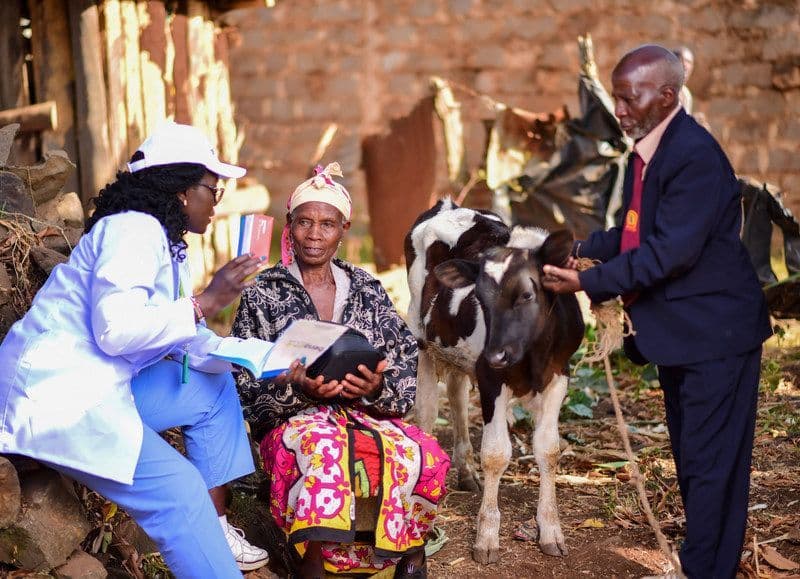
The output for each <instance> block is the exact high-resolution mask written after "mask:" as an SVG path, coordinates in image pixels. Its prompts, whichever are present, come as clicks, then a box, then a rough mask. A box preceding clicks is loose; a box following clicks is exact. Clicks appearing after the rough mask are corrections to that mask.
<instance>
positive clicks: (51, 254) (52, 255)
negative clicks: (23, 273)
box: [31, 245, 68, 275]
mask: <svg viewBox="0 0 800 579" xmlns="http://www.w3.org/2000/svg"><path fill="white" fill-rule="evenodd" d="M31 259H33V261H34V263H36V265H38V266H39V267H40V268H41V269H42V271H43V272H44V273H45V274H47V275H50V272H51V271H53V268H54V267H55V266H57V265H58V264H59V263H64V262H66V261H67V259H68V258H67V256H66V255H64V254H63V253H59V252H58V251H56V250H54V249H50V248H49V247H44V246H43V245H34V246H33V247H31Z"/></svg>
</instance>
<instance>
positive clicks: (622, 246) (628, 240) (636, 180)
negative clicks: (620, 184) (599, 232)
mask: <svg viewBox="0 0 800 579" xmlns="http://www.w3.org/2000/svg"><path fill="white" fill-rule="evenodd" d="M631 155H633V193H632V194H631V202H630V205H628V211H627V212H626V213H625V223H624V225H623V227H622V237H621V238H620V240H619V252H620V253H624V252H626V251H629V250H631V249H634V248H635V247H639V227H640V223H641V212H642V189H643V188H644V183H643V182H642V170H643V169H644V161H643V160H642V158H641V157H640V156H639V155H638V154H637V153H635V152H634V153H631ZM638 295H639V293H638V292H633V293H629V294H625V295H623V296H622V304H623V305H624V306H629V305H631V304H632V303H633V302H634V300H636V298H637V297H638Z"/></svg>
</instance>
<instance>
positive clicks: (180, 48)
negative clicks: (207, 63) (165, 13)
mask: <svg viewBox="0 0 800 579" xmlns="http://www.w3.org/2000/svg"><path fill="white" fill-rule="evenodd" d="M171 29H172V46H173V49H174V58H173V61H172V62H173V66H172V83H173V89H174V95H175V97H174V100H173V103H172V106H173V108H172V113H173V114H174V118H175V122H176V123H182V124H191V123H192V110H191V107H190V105H189V46H188V41H189V18H188V17H187V16H186V15H185V14H175V16H173V18H172V26H171Z"/></svg>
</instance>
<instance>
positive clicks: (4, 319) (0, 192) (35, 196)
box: [0, 124, 84, 337]
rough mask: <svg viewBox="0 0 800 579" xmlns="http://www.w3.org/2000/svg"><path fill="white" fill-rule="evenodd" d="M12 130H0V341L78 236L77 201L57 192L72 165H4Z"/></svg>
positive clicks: (52, 160) (57, 158) (62, 159)
mask: <svg viewBox="0 0 800 579" xmlns="http://www.w3.org/2000/svg"><path fill="white" fill-rule="evenodd" d="M18 128H19V125H17V124H12V125H7V126H5V127H2V128H0V263H1V264H2V266H3V267H0V337H2V336H5V334H6V333H7V332H8V329H9V328H10V327H11V325H12V324H13V323H14V322H15V321H16V320H18V319H19V318H20V317H22V315H23V314H24V313H25V312H26V311H27V310H28V308H29V307H30V303H31V300H32V299H33V296H34V295H35V293H36V291H37V290H38V289H39V288H40V287H41V285H42V284H43V283H44V280H45V279H47V276H48V275H49V273H50V272H51V271H52V269H53V268H54V267H55V266H56V265H58V264H59V263H62V262H64V261H66V260H67V257H68V256H69V254H70V252H71V251H72V248H73V247H74V246H75V244H76V243H77V242H78V239H79V238H80V236H81V234H82V233H83V221H84V212H83V206H82V204H81V201H80V199H79V198H78V195H77V194H76V193H75V192H72V191H69V192H67V191H64V190H63V189H64V183H65V182H66V180H67V178H68V177H69V175H70V173H71V172H72V171H73V170H74V169H75V165H74V164H73V163H72V162H71V161H70V160H69V158H68V157H67V155H66V153H64V152H62V151H53V152H50V153H49V154H48V155H46V156H45V160H44V161H43V162H41V163H39V164H37V165H32V166H21V167H16V166H12V165H10V164H9V152H10V148H11V143H12V142H13V139H14V136H15V135H16V133H17V130H18Z"/></svg>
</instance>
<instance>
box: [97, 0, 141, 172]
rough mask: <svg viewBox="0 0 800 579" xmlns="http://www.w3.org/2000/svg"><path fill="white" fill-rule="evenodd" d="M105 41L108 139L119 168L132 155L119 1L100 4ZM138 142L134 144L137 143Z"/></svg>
mask: <svg viewBox="0 0 800 579" xmlns="http://www.w3.org/2000/svg"><path fill="white" fill-rule="evenodd" d="M101 10H102V16H103V41H104V44H105V71H106V86H107V88H108V141H109V147H110V150H111V162H112V163H113V164H114V166H115V167H117V168H120V167H121V165H122V162H123V161H127V159H128V158H129V155H128V149H129V143H128V112H127V106H126V103H125V39H124V38H123V35H122V13H121V10H120V5H119V0H105V2H103V4H102V6H101ZM137 145H138V143H136V144H134V145H133V146H134V147H135V146H137Z"/></svg>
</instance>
